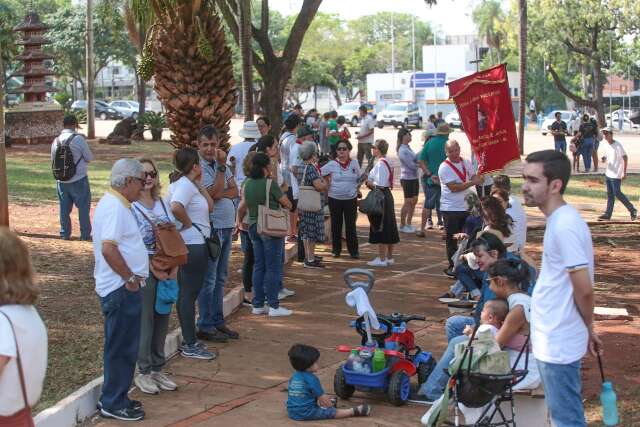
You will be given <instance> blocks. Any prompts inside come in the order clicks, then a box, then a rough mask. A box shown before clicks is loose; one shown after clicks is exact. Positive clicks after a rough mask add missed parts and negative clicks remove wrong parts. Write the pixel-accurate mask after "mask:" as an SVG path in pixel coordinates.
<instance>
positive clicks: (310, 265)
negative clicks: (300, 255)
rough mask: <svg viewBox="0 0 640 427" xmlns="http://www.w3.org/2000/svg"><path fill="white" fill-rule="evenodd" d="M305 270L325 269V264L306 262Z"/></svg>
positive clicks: (314, 261) (315, 261)
mask: <svg viewBox="0 0 640 427" xmlns="http://www.w3.org/2000/svg"><path fill="white" fill-rule="evenodd" d="M304 268H324V264H322V263H320V261H318V260H313V261H307V260H305V261H304Z"/></svg>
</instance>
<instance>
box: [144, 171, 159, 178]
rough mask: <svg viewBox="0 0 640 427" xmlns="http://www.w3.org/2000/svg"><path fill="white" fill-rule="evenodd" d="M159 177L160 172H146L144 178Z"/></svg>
mask: <svg viewBox="0 0 640 427" xmlns="http://www.w3.org/2000/svg"><path fill="white" fill-rule="evenodd" d="M157 176H158V172H156V171H152V172H145V173H144V177H145V178H146V177H150V178H155V177H157Z"/></svg>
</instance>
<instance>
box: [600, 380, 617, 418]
mask: <svg viewBox="0 0 640 427" xmlns="http://www.w3.org/2000/svg"><path fill="white" fill-rule="evenodd" d="M600 403H601V404H602V421H603V422H604V425H606V426H615V425H618V422H619V419H618V408H617V406H616V392H615V391H613V385H612V384H611V381H605V382H603V383H602V393H600Z"/></svg>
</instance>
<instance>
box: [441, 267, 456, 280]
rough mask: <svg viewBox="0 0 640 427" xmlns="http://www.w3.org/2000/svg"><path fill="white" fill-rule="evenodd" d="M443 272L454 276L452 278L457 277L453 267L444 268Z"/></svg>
mask: <svg viewBox="0 0 640 427" xmlns="http://www.w3.org/2000/svg"><path fill="white" fill-rule="evenodd" d="M442 272H443V273H444V274H446V275H447V276H449V277H452V278H455V277H456V275H455V273H454V272H453V269H452V268H451V267H448V268H445V269H444V270H442Z"/></svg>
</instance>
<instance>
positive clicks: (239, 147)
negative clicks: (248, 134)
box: [227, 139, 256, 188]
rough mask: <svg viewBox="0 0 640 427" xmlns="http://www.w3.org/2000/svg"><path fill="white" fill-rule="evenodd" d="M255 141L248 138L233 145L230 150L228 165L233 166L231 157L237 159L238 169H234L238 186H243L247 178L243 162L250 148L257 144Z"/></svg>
mask: <svg viewBox="0 0 640 427" xmlns="http://www.w3.org/2000/svg"><path fill="white" fill-rule="evenodd" d="M255 143H256V142H255V141H247V140H246V139H245V140H244V141H242V142H241V143H239V144H236V145H232V146H231V149H230V150H229V154H228V155H227V165H228V166H229V167H231V159H236V162H235V163H236V166H235V167H236V169H235V171H234V178H235V179H236V184H237V185H238V188H240V187H242V183H243V182H244V180H245V179H246V178H247V177H246V176H245V175H244V169H243V168H242V163H244V159H245V157H247V153H248V152H249V149H250V148H251V147H252V146H253V145H254V144H255Z"/></svg>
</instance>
